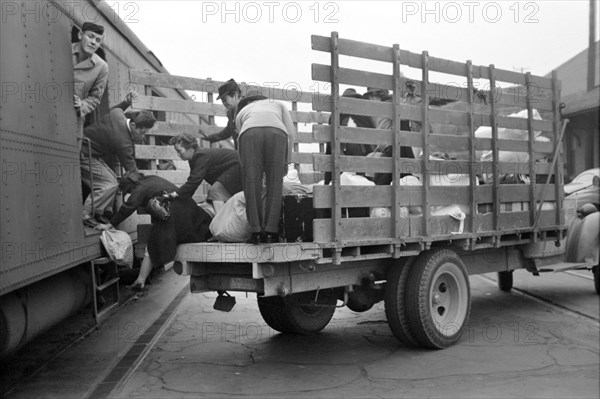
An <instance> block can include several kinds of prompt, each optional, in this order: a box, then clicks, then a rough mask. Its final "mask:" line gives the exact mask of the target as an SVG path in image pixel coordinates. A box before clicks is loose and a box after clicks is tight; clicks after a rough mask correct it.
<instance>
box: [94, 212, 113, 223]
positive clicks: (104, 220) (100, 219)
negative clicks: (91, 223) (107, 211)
mask: <svg viewBox="0 0 600 399" xmlns="http://www.w3.org/2000/svg"><path fill="white" fill-rule="evenodd" d="M94 219H96V221H97V222H98V223H102V224H110V220H108V219H107V218H106V217H104V216H103V215H101V214H99V213H97V214H96V215H95V217H94Z"/></svg>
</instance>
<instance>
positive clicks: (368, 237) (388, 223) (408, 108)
mask: <svg viewBox="0 0 600 399" xmlns="http://www.w3.org/2000/svg"><path fill="white" fill-rule="evenodd" d="M312 44H313V49H315V50H318V51H325V52H329V53H330V54H331V60H332V61H331V66H327V65H319V64H315V65H313V68H312V72H313V76H312V77H313V79H314V80H318V81H323V82H326V83H330V84H331V87H332V92H331V95H330V96H326V97H313V110H316V111H323V112H330V113H332V115H334V116H333V117H332V124H331V126H327V125H320V126H313V134H312V137H309V136H306V137H304V138H303V140H304V141H309V140H310V139H312V140H313V141H316V142H331V143H332V147H333V148H332V155H321V154H313V156H312V158H313V169H314V170H315V171H318V172H329V171H332V172H342V171H344V172H367V173H390V174H392V175H393V176H395V177H394V179H393V181H394V182H397V181H398V180H399V179H398V176H399V175H400V173H412V174H413V175H416V176H417V177H418V178H419V180H420V183H418V186H403V185H402V183H400V184H397V185H393V186H391V187H369V186H367V187H355V186H350V187H345V186H340V185H339V182H337V181H336V179H335V178H334V180H333V182H332V186H330V187H320V186H315V188H314V207H315V208H316V209H331V210H332V211H335V214H333V215H332V216H331V218H319V219H315V220H314V223H313V225H314V241H315V242H316V243H319V244H321V245H327V244H328V243H332V242H333V243H335V244H336V245H337V246H338V247H344V246H347V245H349V243H355V242H360V241H361V240H365V241H368V242H372V243H377V242H380V243H382V244H384V243H395V242H396V240H397V239H401V240H404V242H406V240H412V239H414V238H418V239H419V240H421V242H433V241H435V240H437V239H440V240H443V239H450V240H452V238H451V237H458V236H460V237H463V238H466V239H467V240H468V241H470V242H469V245H468V247H469V248H471V249H474V248H476V247H477V244H476V241H477V240H478V239H480V238H481V237H483V236H488V237H489V236H491V237H493V238H492V241H491V244H490V245H493V246H495V247H499V246H502V245H503V244H502V240H501V237H502V236H504V235H510V234H517V235H518V236H519V237H522V236H523V234H525V235H527V234H530V233H534V234H531V235H530V236H529V237H526V238H524V239H523V242H530V241H535V240H536V239H537V238H536V236H535V235H536V234H535V233H537V232H539V231H542V230H544V231H552V232H553V234H554V236H555V237H558V236H560V235H561V234H562V233H563V232H564V230H565V229H566V227H565V226H564V225H563V224H562V223H561V219H560V218H559V215H562V212H563V211H562V209H561V206H562V195H561V189H560V188H557V186H559V185H560V183H559V182H560V181H562V178H561V177H560V175H559V173H560V168H555V169H554V170H551V167H552V166H551V165H553V164H551V163H550V162H548V159H547V158H548V157H552V156H553V154H554V151H555V149H556V148H557V146H558V145H559V144H558V143H556V139H557V133H556V132H557V126H558V122H559V120H558V116H557V113H558V109H557V98H559V97H557V96H556V93H557V91H558V90H559V84H558V82H557V81H556V79H547V78H543V77H539V76H533V75H531V74H527V75H525V74H519V73H516V72H511V71H505V70H500V69H497V68H495V67H494V65H490V66H487V67H482V66H474V65H473V64H472V63H471V62H466V63H458V62H454V61H449V60H443V59H440V58H435V57H430V56H429V54H428V53H427V52H423V53H422V54H415V53H410V52H407V51H404V50H400V49H399V46H398V45H394V46H393V47H386V46H379V45H373V44H369V43H362V42H356V41H350V40H346V39H341V38H339V37H338V35H337V33H336V32H334V33H332V35H331V38H324V37H319V36H313V37H312ZM340 55H347V56H351V57H359V58H366V59H370V60H376V61H384V62H389V63H391V64H392V65H391V66H392V73H391V74H390V75H387V74H382V73H374V72H368V71H362V70H357V69H351V68H346V65H344V66H342V65H340V61H339V60H340V58H339V56H340ZM349 62H350V61H349ZM400 65H407V66H409V67H411V68H417V69H420V70H421V80H420V83H419V80H416V82H417V83H419V85H420V94H421V101H420V105H417V106H415V105H408V104H404V103H402V102H401V101H398V98H399V91H400V90H402V89H401V86H402V84H403V83H405V82H406V81H408V79H407V78H404V77H401V76H399V66H400ZM430 72H439V73H445V74H451V75H458V76H461V77H464V78H465V80H466V87H465V88H458V90H457V93H458V97H459V100H458V101H456V103H461V101H462V102H463V103H464V105H463V106H462V109H461V108H460V106H454V107H452V109H443V107H433V106H431V105H430V104H431V103H430V101H429V97H430V96H432V97H435V96H436V94H435V93H438V92H443V91H447V90H450V89H451V87H450V85H444V84H435V83H430V82H429V80H430ZM474 79H485V80H487V82H489V83H488V87H490V88H492V90H490V92H491V93H494V94H493V95H490V96H489V97H487V98H482V97H481V96H479V95H478V94H479V93H478V92H477V91H476V90H474ZM411 80H412V79H411ZM498 82H509V83H512V84H516V85H520V86H523V88H520V89H518V90H515V91H513V92H512V93H511V94H512V95H511V96H505V98H504V99H502V98H500V96H498V95H497V92H496V90H495V88H497V87H498ZM342 83H343V84H349V85H355V86H359V87H367V86H369V87H378V88H384V89H391V90H392V91H393V95H394V96H393V98H392V101H391V102H378V101H368V100H362V99H354V98H346V97H341V96H340V90H339V85H340V84H342ZM525 88H526V89H525ZM523 93H524V94H523ZM486 100H489V104H485V105H486V106H485V107H481V106H478V107H476V104H481V102H485V101H486ZM538 108H539V109H538ZM509 109H510V111H508V110H509ZM522 109H526V110H528V111H529V112H528V114H527V116H525V117H523V118H518V117H511V116H508V114H509V113H514V112H516V111H521V110H522ZM534 109H536V110H538V111H543V112H540V114H542V120H538V119H535V118H534V117H533V110H534ZM340 114H349V115H365V116H372V117H386V118H390V119H391V121H392V126H393V128H392V130H389V131H386V130H379V129H366V128H356V127H342V126H340V125H339V116H338V115H340ZM548 115H550V117H548ZM400 119H403V120H410V121H418V122H421V126H422V131H420V132H408V131H402V130H401V129H400V123H399V122H400ZM433 124H437V125H436V127H435V128H434V127H433ZM457 125H458V126H461V127H462V130H461V134H459V135H456V134H452V133H455V132H456V129H449V131H448V133H446V132H445V127H449V128H451V127H454V126H457ZM480 126H488V127H489V128H488V129H487V130H488V132H489V133H488V135H487V137H476V136H475V130H476V129H477V128H478V127H480ZM504 129H513V130H518V131H522V132H523V133H522V137H523V138H522V139H519V140H517V139H512V140H507V139H502V138H500V137H502V136H501V134H504ZM540 133H542V134H543V135H544V137H545V140H538V139H537V137H538V135H540ZM520 134H521V133H520ZM549 136H550V137H549ZM548 139H550V140H551V142H546V141H548ZM341 143H364V144H371V145H391V146H392V153H393V154H395V155H396V156H395V157H393V158H373V157H360V156H344V155H339V147H340V145H341ZM400 143H402V145H410V146H412V147H420V148H421V149H422V157H421V158H420V159H412V158H410V159H409V158H400V157H399V156H398V155H399V151H398V149H399V145H400ZM437 149H439V150H440V151H441V152H445V153H454V152H462V157H461V158H458V159H457V160H450V161H448V160H436V159H430V157H429V153H431V152H434V151H436V150H437ZM483 151H490V152H491V154H492V155H491V161H487V162H483V161H479V159H480V158H481V155H482V152H483ZM514 153H520V154H522V156H523V157H522V158H517V159H523V162H507V161H503V159H506V157H507V156H508V155H514ZM517 155H518V154H517ZM295 157H296V162H308V161H310V158H309V157H306V156H305V155H303V154H295ZM538 160H540V162H538ZM557 164H560V161H559V162H557ZM552 174H555V175H556V179H555V181H557V183H555V184H552V185H553V186H554V187H555V189H554V192H553V193H551V194H550V195H544V198H540V195H542V194H541V193H542V190H541V189H540V187H539V185H536V181H537V179H538V175H552ZM334 175H337V173H334ZM458 175H463V179H462V181H461V183H460V184H458V182H457V184H452V183H450V184H443V183H442V184H440V183H439V182H438V184H437V185H436V183H435V182H434V181H435V178H438V180H439V178H442V179H443V178H444V176H446V178H448V177H450V176H455V177H456V176H458ZM476 175H478V176H479V177H482V176H485V175H488V177H489V179H490V181H491V182H490V184H486V185H483V186H479V185H477V180H476V177H475V176H476ZM504 175H523V176H525V177H526V178H529V179H530V181H531V182H532V183H531V184H521V185H519V184H503V183H504V182H501V180H500V179H501V177H502V176H504ZM465 179H466V184H465ZM413 184H414V183H413ZM540 201H541V202H543V203H546V207H545V208H544V210H543V211H542V212H541V214H540V220H539V221H538V222H539V223H538V224H537V226H534V223H533V220H534V216H533V215H534V212H535V211H536V208H537V206H538V205H539V204H540ZM449 205H455V206H456V207H458V208H459V209H460V211H461V213H463V216H462V218H463V221H464V224H462V223H461V222H460V221H459V219H460V217H459V216H457V217H456V218H453V217H451V216H450V215H449V214H445V215H439V213H436V211H437V210H439V209H438V208H440V207H442V206H449ZM482 206H483V208H481V207H482ZM373 207H387V208H389V209H390V211H391V212H390V214H389V217H380V218H376V217H342V218H341V219H340V218H339V213H338V212H337V211H338V210H339V208H342V210H343V209H347V208H349V209H352V208H373ZM400 208H405V211H404V212H401V211H400ZM480 208H481V209H480ZM542 214H543V216H542ZM465 219H466V220H465ZM542 219H543V221H542ZM459 226H462V230H460V231H459ZM538 228H539V229H541V230H538ZM534 229H536V231H533V230H534ZM449 237H450V238H449ZM544 237H546V235H544ZM519 240H521V238H519ZM394 245H396V244H394ZM400 252H401V251H400ZM395 253H396V254H398V251H397V249H395ZM334 262H335V259H334Z"/></svg>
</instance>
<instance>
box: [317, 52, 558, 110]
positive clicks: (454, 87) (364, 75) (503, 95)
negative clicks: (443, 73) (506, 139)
mask: <svg viewBox="0 0 600 399" xmlns="http://www.w3.org/2000/svg"><path fill="white" fill-rule="evenodd" d="M330 69H331V67H330V66H328V65H322V64H312V76H313V79H315V80H326V79H327V76H328V75H329V74H330V73H331V70H330ZM339 75H340V76H339V79H340V83H342V84H347V85H352V86H362V87H379V88H382V89H388V90H393V88H394V82H393V77H392V76H390V75H386V74H383V73H377V72H367V71H361V70H358V69H351V68H340V69H339ZM463 76H464V75H463ZM407 82H411V83H413V84H414V85H415V94H416V95H417V96H420V97H423V96H424V94H428V95H429V96H430V97H431V98H432V99H434V100H452V101H467V98H468V95H469V89H468V88H467V87H465V86H464V85H460V84H458V83H449V84H442V83H429V84H428V85H427V88H426V89H425V90H423V87H424V85H422V83H421V82H420V81H418V80H414V79H409V78H400V83H401V87H404V86H405V84H406V83H407ZM487 87H489V86H487V85H482V88H481V89H477V88H476V87H473V88H471V89H470V91H471V92H476V93H477V94H478V95H479V96H483V97H482V98H484V99H485V100H486V102H491V100H492V99H493V100H495V101H496V102H497V103H498V104H499V105H501V106H510V107H519V108H524V107H525V106H526V105H527V102H531V103H532V104H533V106H534V108H535V109H537V110H538V111H550V112H551V111H552V103H553V100H552V92H551V91H550V90H548V89H542V88H540V87H537V86H536V85H535V84H533V83H532V82H531V81H530V80H527V84H526V85H525V87H521V86H511V87H506V88H500V87H498V88H497V89H496V90H495V91H494V92H493V93H490V92H489V91H486V90H485V88H487ZM528 88H529V89H528ZM528 90H529V91H528ZM315 100H317V98H315Z"/></svg>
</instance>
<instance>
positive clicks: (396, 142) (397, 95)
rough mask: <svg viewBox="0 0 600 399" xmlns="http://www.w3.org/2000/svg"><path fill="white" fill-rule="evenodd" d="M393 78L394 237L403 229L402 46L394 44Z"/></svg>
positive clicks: (397, 236)
mask: <svg viewBox="0 0 600 399" xmlns="http://www.w3.org/2000/svg"><path fill="white" fill-rule="evenodd" d="M392 52H393V68H394V69H393V74H392V75H393V76H392V77H393V79H394V97H393V103H394V109H393V111H392V112H393V113H394V114H393V115H392V121H393V129H392V131H391V132H390V133H391V134H392V164H393V169H392V181H393V182H394V184H393V188H394V189H393V190H392V217H393V220H394V226H393V228H392V230H393V231H392V233H393V234H392V237H394V238H396V239H397V238H400V235H401V231H402V219H401V217H400V208H401V205H402V204H401V203H400V190H401V186H400V174H401V171H402V159H401V158H400V155H401V154H400V131H401V124H400V106H401V103H402V87H401V84H402V78H401V75H400V46H399V45H397V44H394V46H393V49H392Z"/></svg>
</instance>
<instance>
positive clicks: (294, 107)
mask: <svg viewBox="0 0 600 399" xmlns="http://www.w3.org/2000/svg"><path fill="white" fill-rule="evenodd" d="M292 111H298V101H292ZM294 129H296V137H298V122H294ZM292 151H293V152H296V153H298V152H300V144H298V142H294V146H293V150H292ZM288 166H289V165H288ZM294 169H296V170H297V171H298V178H300V164H299V163H295V164H294Z"/></svg>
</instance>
